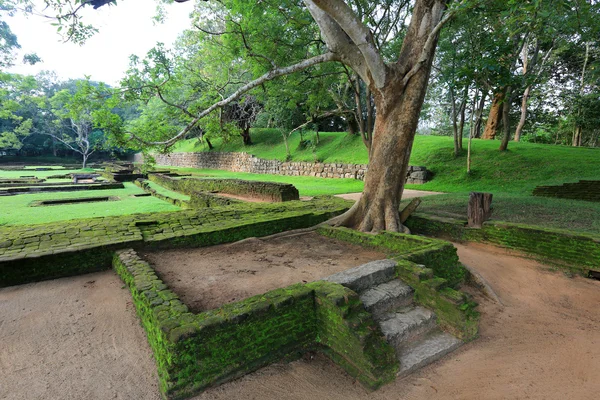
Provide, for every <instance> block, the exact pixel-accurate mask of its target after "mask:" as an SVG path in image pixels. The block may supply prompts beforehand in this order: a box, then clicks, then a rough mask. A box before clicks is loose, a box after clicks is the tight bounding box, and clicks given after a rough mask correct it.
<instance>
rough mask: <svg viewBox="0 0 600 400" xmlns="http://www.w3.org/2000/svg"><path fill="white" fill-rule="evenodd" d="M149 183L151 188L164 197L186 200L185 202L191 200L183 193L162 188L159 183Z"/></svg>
mask: <svg viewBox="0 0 600 400" xmlns="http://www.w3.org/2000/svg"><path fill="white" fill-rule="evenodd" d="M147 183H148V186H150V188H152V189H154V190H156V192H157V193H159V194H162V195H163V196H167V197H170V198H172V199H178V200H184V201H189V200H190V196H188V195H185V194H183V193H179V192H175V191H173V190H169V189H167V188H164V187H162V186H160V185H159V184H158V183H155V182H150V181H147Z"/></svg>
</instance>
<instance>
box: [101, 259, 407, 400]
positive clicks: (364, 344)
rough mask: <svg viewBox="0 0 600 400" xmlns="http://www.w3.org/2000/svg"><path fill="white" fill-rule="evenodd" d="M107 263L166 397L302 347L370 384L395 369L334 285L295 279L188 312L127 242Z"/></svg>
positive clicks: (375, 333)
mask: <svg viewBox="0 0 600 400" xmlns="http://www.w3.org/2000/svg"><path fill="white" fill-rule="evenodd" d="M113 267H114V269H115V271H116V272H117V274H118V275H119V276H120V277H121V279H122V280H123V281H124V282H125V284H126V285H127V286H128V287H129V289H130V291H131V294H132V297H133V302H134V304H135V307H136V310H137V313H138V315H139V317H140V319H141V320H142V325H143V326H144V328H145V330H146V334H147V336H148V341H149V343H150V347H151V348H152V350H153V352H154V357H155V359H156V364H157V367H158V376H159V386H160V390H161V392H162V393H163V396H164V397H166V398H168V399H181V398H186V397H189V396H192V395H193V394H195V393H197V392H199V391H202V390H203V389H205V388H207V387H209V386H213V385H215V384H219V383H223V382H226V381H228V380H232V379H235V378H237V377H240V376H242V375H244V374H247V373H249V372H251V371H254V370H256V369H258V368H261V367H263V366H265V365H268V364H270V363H272V362H275V361H278V360H280V359H282V358H288V359H289V358H291V359H293V358H298V357H299V356H300V355H301V354H302V353H304V352H306V351H308V350H317V351H322V352H323V353H325V354H326V355H327V356H329V357H330V358H331V359H332V360H333V361H335V362H336V363H338V364H339V365H340V366H341V367H342V368H344V369H345V370H346V371H347V372H348V373H349V374H350V375H352V376H353V377H355V378H356V379H357V380H358V381H360V382H361V383H363V384H364V385H366V386H367V387H369V388H372V389H376V388H378V387H379V386H381V385H382V384H384V383H386V382H389V381H391V380H393V379H394V378H395V377H396V372H397V371H398V362H397V360H396V358H395V354H394V351H393V349H392V348H391V347H390V345H389V344H388V343H387V342H386V341H385V339H384V337H383V335H382V334H381V331H380V330H379V329H378V327H377V325H376V324H375V322H374V321H373V319H372V318H371V315H370V314H368V313H367V312H366V311H365V310H364V308H363V306H362V303H361V301H360V299H359V298H358V295H357V294H356V293H354V292H353V291H351V290H350V289H347V288H345V287H343V286H341V285H338V284H335V283H330V282H323V281H318V282H312V283H308V284H305V285H304V284H295V285H292V286H288V287H286V288H282V289H276V290H272V291H270V292H267V293H265V294H262V295H258V296H253V297H250V298H248V299H246V300H242V301H240V302H236V303H230V304H226V305H224V306H222V307H220V308H218V309H215V310H210V311H205V312H202V313H200V314H193V313H191V312H189V310H188V308H187V306H185V304H183V303H182V302H181V300H180V299H179V298H178V296H177V295H176V294H175V293H174V292H172V291H171V290H169V289H168V287H167V286H166V285H165V284H164V283H163V282H162V281H161V280H160V279H159V278H158V276H157V275H156V273H155V271H154V270H153V269H152V267H151V266H150V265H149V264H148V263H146V262H145V261H144V260H142V259H141V258H139V257H138V256H137V254H136V253H135V252H134V251H133V250H124V251H121V252H119V253H117V254H116V255H115V257H114V260H113Z"/></svg>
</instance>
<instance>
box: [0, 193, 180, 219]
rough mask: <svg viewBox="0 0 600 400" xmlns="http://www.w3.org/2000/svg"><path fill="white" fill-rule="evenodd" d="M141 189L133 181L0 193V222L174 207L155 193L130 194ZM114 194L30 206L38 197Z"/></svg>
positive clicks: (123, 213) (142, 211)
mask: <svg viewBox="0 0 600 400" xmlns="http://www.w3.org/2000/svg"><path fill="white" fill-rule="evenodd" d="M140 193H144V191H143V190H142V189H141V188H139V187H137V186H135V185H134V184H133V183H125V188H124V189H111V190H85V191H80V192H45V193H39V194H22V195H16V196H2V197H0V225H23V224H42V223H47V222H56V221H65V220H71V219H78V218H93V217H107V216H113V215H128V214H135V213H148V212H161V211H177V210H180V208H179V207H176V206H174V205H172V204H169V203H167V202H165V201H162V200H159V199H157V198H156V197H133V196H132V195H134V194H140ZM105 196H117V197H119V198H120V200H119V201H103V202H97V203H96V202H94V203H81V204H65V205H54V206H43V207H31V206H30V204H31V203H33V202H35V201H40V200H58V199H77V198H83V197H105Z"/></svg>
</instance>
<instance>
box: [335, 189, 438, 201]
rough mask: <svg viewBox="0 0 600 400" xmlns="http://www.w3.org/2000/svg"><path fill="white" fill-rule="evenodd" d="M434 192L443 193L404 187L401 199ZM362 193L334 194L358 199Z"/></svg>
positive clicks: (434, 193) (430, 194)
mask: <svg viewBox="0 0 600 400" xmlns="http://www.w3.org/2000/svg"><path fill="white" fill-rule="evenodd" d="M436 194H443V193H441V192H427V191H425V190H413V189H404V191H403V192H402V198H403V199H414V198H415V197H425V196H434V195H436ZM361 195H362V193H346V194H336V195H335V196H336V197H341V198H342V199H346V200H354V201H358V200H359V199H360V196H361Z"/></svg>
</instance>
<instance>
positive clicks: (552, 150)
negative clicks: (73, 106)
mask: <svg viewBox="0 0 600 400" xmlns="http://www.w3.org/2000/svg"><path fill="white" fill-rule="evenodd" d="M252 133H253V140H254V142H255V144H254V145H252V146H247V147H245V146H243V144H242V143H241V140H234V141H232V142H230V143H225V144H224V143H221V142H219V141H217V140H216V141H215V142H216V143H214V144H215V145H216V149H215V150H216V151H246V152H248V153H251V154H254V155H256V156H257V157H261V158H267V159H278V160H284V159H285V147H284V144H283V140H282V138H281V133H280V132H279V131H278V130H275V129H255V130H253V132H252ZM314 136H315V135H314V133H308V134H306V135H304V139H310V140H314ZM299 141H300V136H299V135H298V134H294V135H292V138H291V139H290V149H291V150H292V156H293V157H292V160H293V161H315V160H318V161H321V162H346V163H358V164H365V163H367V162H368V155H367V151H366V148H365V146H364V145H363V143H362V140H361V139H360V137H358V136H354V137H353V136H349V135H348V134H346V133H321V143H320V145H319V146H317V148H316V150H315V151H314V152H313V151H312V150H298V143H299ZM464 144H465V148H466V140H465V143H464ZM499 145H500V142H499V141H497V140H495V141H489V140H479V139H477V140H473V149H472V164H471V165H472V166H471V173H470V174H467V172H466V165H467V156H466V151H465V152H464V153H463V154H461V155H460V156H459V157H455V156H454V154H453V144H452V138H450V137H440V136H417V137H416V138H415V144H414V147H413V150H412V154H411V161H410V164H411V165H422V166H426V167H427V168H428V169H429V170H430V171H432V172H433V174H434V178H433V180H431V181H430V182H428V183H426V184H424V185H407V186H406V187H407V188H409V189H418V190H430V191H439V192H447V193H449V194H447V195H442V196H432V197H425V198H423V204H422V205H421V207H420V211H425V212H430V213H436V214H439V215H444V214H446V215H448V214H455V215H461V216H465V215H466V208H467V202H468V197H469V192H471V191H483V192H491V193H493V194H494V210H495V211H494V215H493V218H494V219H495V220H501V221H507V222H516V223H526V224H531V225H539V226H544V227H551V228H561V229H570V230H577V231H583V232H591V233H600V205H599V204H598V203H591V202H583V201H573V200H563V199H548V198H540V197H533V196H531V192H532V191H533V189H534V188H535V187H536V186H538V185H558V184H562V183H565V182H576V181H578V180H580V179H591V180H600V149H589V148H573V147H566V146H552V145H543V144H531V143H513V142H511V143H510V144H509V147H508V151H506V152H500V151H498V147H499ZM174 151H207V149H206V148H205V146H203V145H201V144H200V145H199V144H198V142H197V140H196V139H194V140H188V141H184V142H181V143H180V144H178V145H177V147H176V148H175V149H174ZM190 171H191V170H190ZM194 172H196V173H202V174H206V175H212V176H220V177H226V178H236V177H237V178H241V179H257V180H268V181H275V182H287V183H292V184H294V185H296V186H297V187H298V189H299V190H300V193H301V195H315V194H338V193H344V192H357V191H361V190H362V183H358V182H355V181H354V183H352V180H350V182H348V183H344V184H342V185H341V186H340V185H336V183H335V181H338V180H336V179H323V178H308V177H282V176H270V175H252V174H237V173H232V172H226V171H207V170H195V171H194ZM328 181H333V182H332V183H331V184H330V183H329V182H328ZM322 182H326V183H324V184H321V183H322ZM304 185H307V186H304ZM309 193H310V194H309Z"/></svg>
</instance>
